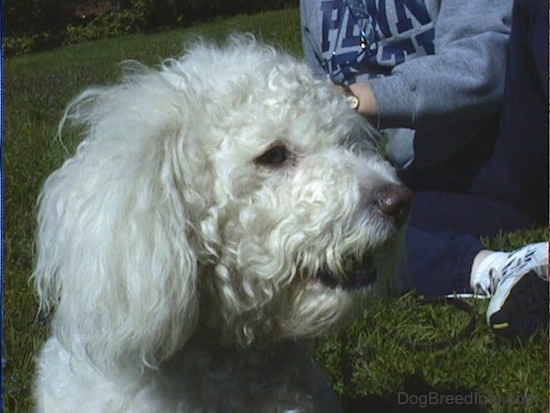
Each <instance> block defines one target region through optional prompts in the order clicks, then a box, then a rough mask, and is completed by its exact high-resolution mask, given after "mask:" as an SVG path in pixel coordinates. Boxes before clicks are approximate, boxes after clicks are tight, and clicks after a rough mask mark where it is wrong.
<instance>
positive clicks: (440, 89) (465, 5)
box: [368, 0, 512, 129]
mask: <svg viewBox="0 0 550 413" xmlns="http://www.w3.org/2000/svg"><path fill="white" fill-rule="evenodd" d="M511 13H512V0H468V1H463V0H442V1H441V8H440V11H439V15H438V17H437V21H436V22H435V27H434V31H435V34H434V54H433V55H428V56H424V57H421V58H417V59H411V60H409V61H406V62H404V63H402V64H400V65H398V66H396V67H395V68H394V69H393V70H392V72H391V75H390V76H387V77H383V78H375V79H370V80H368V82H369V83H370V85H371V87H372V90H373V92H374V94H375V96H376V99H377V102H378V108H379V112H380V122H381V127H383V128H397V127H405V128H414V129H416V128H419V127H426V126H429V127H439V126H445V124H456V122H460V120H461V119H468V120H469V121H472V120H475V119H482V118H486V117H488V116H491V115H494V114H496V113H497V112H498V110H499V108H500V104H501V99H502V95H503V90H504V71H505V63H506V47H507V44H508V38H509V34H510V20H511Z"/></svg>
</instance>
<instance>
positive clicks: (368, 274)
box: [317, 254, 376, 290]
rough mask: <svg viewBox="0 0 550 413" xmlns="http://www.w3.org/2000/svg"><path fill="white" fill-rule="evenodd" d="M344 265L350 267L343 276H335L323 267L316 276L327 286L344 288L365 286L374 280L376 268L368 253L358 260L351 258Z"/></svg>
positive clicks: (353, 288) (350, 288)
mask: <svg viewBox="0 0 550 413" xmlns="http://www.w3.org/2000/svg"><path fill="white" fill-rule="evenodd" d="M346 267H348V268H350V269H349V270H347V271H346V274H345V275H344V276H343V277H338V276H336V275H335V274H333V273H332V272H331V271H330V270H329V269H323V270H321V271H319V273H318V274H317V278H318V279H319V280H320V281H321V282H322V283H323V284H324V285H326V286H327V287H330V288H337V287H341V288H343V289H344V290H356V289H359V288H366V287H369V286H370V285H372V284H374V282H375V281H376V268H375V266H374V263H373V260H372V257H371V256H370V255H368V254H366V255H364V256H363V258H362V260H361V261H360V262H358V261H356V260H352V262H351V263H347V265H346Z"/></svg>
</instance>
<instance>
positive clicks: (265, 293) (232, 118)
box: [35, 37, 410, 364]
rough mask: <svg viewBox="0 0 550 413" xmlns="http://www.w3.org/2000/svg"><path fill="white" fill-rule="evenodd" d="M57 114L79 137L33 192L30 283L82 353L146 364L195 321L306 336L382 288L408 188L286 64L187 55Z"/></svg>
mask: <svg viewBox="0 0 550 413" xmlns="http://www.w3.org/2000/svg"><path fill="white" fill-rule="evenodd" d="M67 119H70V120H73V121H75V122H77V124H80V126H81V127H83V128H84V131H85V132H84V133H85V137H84V140H83V142H82V143H81V145H80V146H79V148H78V150H77V153H76V154H75V155H74V156H73V157H72V158H70V159H69V160H68V161H66V162H65V164H64V165H63V166H62V167H61V168H60V169H59V170H57V171H56V172H54V173H53V174H52V175H51V176H50V177H49V178H48V180H47V181H46V184H45V186H44V189H43V192H42V194H41V198H40V211H39V235H38V242H37V245H38V260H37V267H36V272H35V280H36V285H37V290H38V292H39V295H40V297H41V300H42V304H43V305H44V306H49V305H50V304H53V305H56V306H57V311H56V317H55V319H54V329H55V331H56V333H57V335H58V336H59V337H60V339H62V340H64V341H65V342H67V344H68V345H72V344H73V343H74V342H79V343H83V344H84V346H85V348H86V351H87V352H88V354H89V355H90V356H91V357H92V358H94V359H96V360H98V361H100V362H101V361H112V360H116V359H118V358H121V357H126V358H129V359H130V360H139V362H143V363H152V364H154V363H157V362H158V361H160V360H162V359H165V358H167V357H169V356H170V355H171V354H172V353H173V352H174V351H175V350H176V349H177V348H179V347H180V346H182V345H183V344H184V343H185V341H186V340H187V339H188V338H189V336H190V335H191V334H192V333H193V331H194V329H195V328H196V326H197V324H200V325H201V327H205V328H211V329H215V330H216V331H218V332H219V334H220V340H229V341H236V342H239V343H241V344H245V345H246V344H248V343H250V342H254V341H261V340H268V341H269V340H277V339H281V338H285V337H302V336H314V335H317V334H319V333H322V332H325V331H327V330H328V329H330V328H332V327H334V326H335V325H337V324H339V323H340V321H341V320H342V319H343V318H345V317H347V316H348V315H349V313H350V312H351V311H352V310H353V309H354V308H356V307H357V304H358V301H363V300H365V299H366V298H367V297H368V295H369V294H370V293H371V292H372V290H376V288H373V287H372V286H373V285H374V286H376V285H379V286H380V288H381V289H385V288H387V287H388V286H389V285H390V284H391V283H392V278H393V274H394V267H395V264H396V262H397V250H398V247H397V244H398V243H399V239H400V236H399V234H400V232H401V231H400V227H401V226H402V224H403V221H404V219H405V217H406V214H407V211H408V204H409V198H410V194H409V192H408V190H406V189H404V188H403V187H402V186H400V184H399V182H398V180H397V178H396V177H395V174H394V172H393V170H392V168H391V167H390V166H389V165H388V164H387V163H386V162H385V161H384V160H383V159H382V157H381V155H380V154H379V151H378V149H377V143H376V140H375V139H374V137H373V136H374V135H373V131H372V129H371V128H370V127H369V126H368V125H367V124H366V122H365V121H364V120H363V119H362V118H361V117H360V116H359V115H357V114H356V113H354V112H353V111H352V110H350V109H349V108H348V107H347V105H346V102H345V99H343V98H342V97H341V96H338V95H336V94H335V93H334V92H333V90H332V87H331V86H330V84H329V82H328V81H326V80H318V79H315V78H314V77H313V75H312V74H311V72H310V71H309V70H308V68H307V67H306V66H305V65H304V64H302V63H300V62H298V61H297V60H296V59H294V58H293V57H290V56H288V55H286V54H282V53H279V52H276V51H275V50H273V49H271V48H269V47H265V46H262V45H259V44H257V43H256V42H255V41H254V40H253V39H251V38H249V37H237V38H234V39H233V40H232V41H230V42H229V43H228V45H226V46H225V47H223V48H218V47H215V46H212V45H206V44H203V43H199V44H197V45H196V46H194V47H193V48H191V49H190V50H189V51H188V53H186V54H185V55H184V56H183V57H182V58H181V59H178V60H169V61H166V62H165V63H164V64H163V66H162V67H161V68H160V70H154V71H153V70H146V69H144V70H141V71H140V72H133V73H132V74H130V75H128V76H127V77H126V78H125V80H124V81H123V82H122V83H121V84H120V85H117V86H112V87H106V88H96V89H90V90H88V91H86V92H84V93H83V94H82V95H81V96H80V97H79V98H77V99H76V100H75V101H74V102H73V103H72V104H71V106H70V107H69V109H68V111H67V114H66V119H65V120H67ZM375 280H376V283H375Z"/></svg>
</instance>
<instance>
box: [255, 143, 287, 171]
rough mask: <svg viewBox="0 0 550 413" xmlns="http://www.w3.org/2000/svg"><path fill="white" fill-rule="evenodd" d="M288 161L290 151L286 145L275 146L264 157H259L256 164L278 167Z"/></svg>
mask: <svg viewBox="0 0 550 413" xmlns="http://www.w3.org/2000/svg"><path fill="white" fill-rule="evenodd" d="M287 160H288V150H287V149H286V147H285V146H284V145H277V146H273V147H272V148H270V149H268V150H267V151H266V152H264V153H263V154H262V155H260V156H258V157H257V158H256V159H255V160H254V162H255V163H257V164H260V165H267V166H278V165H282V164H283V163H285V162H286V161H287Z"/></svg>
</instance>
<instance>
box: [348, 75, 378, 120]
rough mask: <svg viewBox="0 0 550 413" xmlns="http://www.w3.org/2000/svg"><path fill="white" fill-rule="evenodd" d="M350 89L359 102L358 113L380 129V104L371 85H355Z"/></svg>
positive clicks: (361, 83) (349, 87) (360, 83)
mask: <svg viewBox="0 0 550 413" xmlns="http://www.w3.org/2000/svg"><path fill="white" fill-rule="evenodd" d="M348 89H349V91H350V93H351V94H352V95H353V96H355V97H356V98H357V99H358V101H359V104H358V107H357V109H356V110H357V112H358V113H360V114H361V115H363V116H365V117H366V118H367V119H368V120H369V122H370V123H371V124H372V125H373V126H374V127H375V128H376V129H379V128H380V114H379V112H378V104H377V102H376V97H375V96H374V92H373V91H372V89H371V87H370V86H369V84H368V83H364V82H359V83H354V84H353V85H350V86H348Z"/></svg>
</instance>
